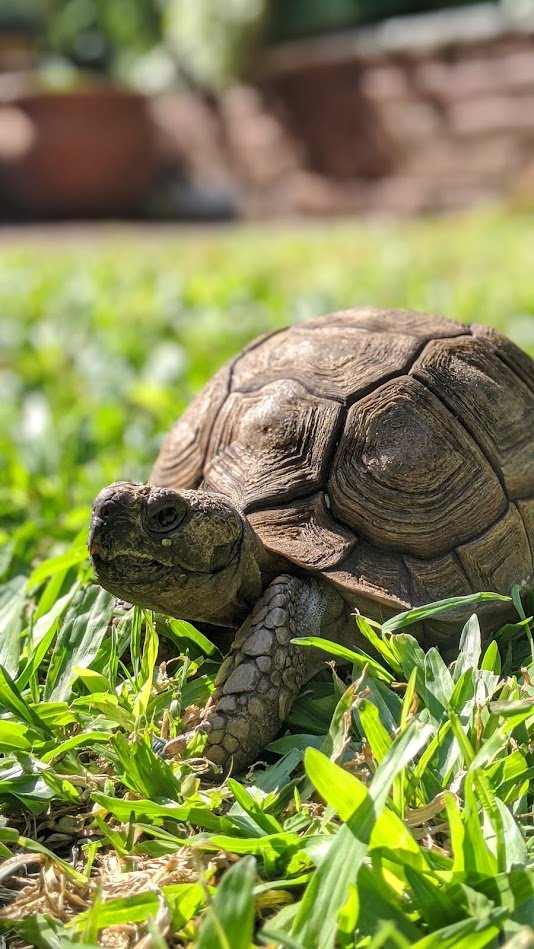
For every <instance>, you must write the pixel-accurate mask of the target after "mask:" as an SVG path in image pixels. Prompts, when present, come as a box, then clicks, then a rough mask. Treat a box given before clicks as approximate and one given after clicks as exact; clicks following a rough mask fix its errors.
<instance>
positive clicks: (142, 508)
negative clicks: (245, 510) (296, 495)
mask: <svg viewBox="0 0 534 949" xmlns="http://www.w3.org/2000/svg"><path fill="white" fill-rule="evenodd" d="M89 553H90V555H91V561H92V564H93V568H94V571H95V573H96V576H97V579H98V582H99V583H100V584H101V586H103V587H104V588H105V589H106V590H109V591H110V592H111V593H114V594H115V595H116V596H119V597H120V598H122V599H125V600H128V601H129V602H131V603H136V604H138V605H139V606H144V607H147V608H149V609H155V610H160V611H161V612H164V613H169V614H170V615H172V616H178V617H180V618H181V619H192V620H203V621H205V622H208V623H214V624H217V625H221V626H225V625H228V626H233V625H236V624H237V623H239V622H241V619H242V617H243V615H246V612H247V610H248V609H249V608H250V605H251V603H253V602H254V601H255V600H256V599H257V597H258V596H259V594H260V592H261V585H262V584H261V573H260V567H259V563H258V561H259V560H260V559H261V548H260V543H259V541H258V539H257V538H256V535H255V534H254V531H253V530H252V528H251V527H250V525H249V523H248V521H247V520H246V518H245V517H244V516H243V515H242V514H241V512H240V511H239V510H238V509H237V508H236V507H234V506H233V505H232V504H231V503H230V502H229V501H228V500H227V499H226V498H223V497H221V496H220V495H216V494H211V493H209V492H207V491H173V490H171V489H170V488H161V487H156V486H153V485H148V484H131V483H130V482H128V481H118V482H116V483H115V484H112V485H109V487H107V488H104V490H103V491H101V492H100V494H99V495H98V497H97V498H96V500H95V502H94V505H93V514H92V518H91V527H90V531H89Z"/></svg>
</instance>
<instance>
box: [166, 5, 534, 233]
mask: <svg viewBox="0 0 534 949" xmlns="http://www.w3.org/2000/svg"><path fill="white" fill-rule="evenodd" d="M520 8H521V10H522V11H523V15H522V16H519V15H518V14H517V11H519V10H520ZM513 11H516V13H515V15H514V13H513ZM216 111H217V119H216V126H217V132H216V139H217V148H216V149H215V148H213V147H211V150H210V149H209V148H208V145H207V144H206V145H205V147H204V148H203V149H202V154H203V156H206V154H208V152H209V153H210V154H211V155H212V156H214V155H215V154H216V152H217V151H218V154H219V155H220V164H224V168H225V180H226V182H227V183H228V184H229V186H231V187H232V188H233V190H234V192H235V194H236V195H238V205H239V209H240V210H241V212H242V213H243V214H244V215H245V216H252V217H257V216H260V217H261V216H264V217H265V216H278V215H283V214H343V213H381V212H385V213H395V214H415V213H425V212H433V211H447V210H453V209H457V208H463V207H466V206H469V205H472V204H476V203H481V202H491V201H494V200H497V199H500V198H502V197H503V196H508V195H513V196H514V197H519V198H520V199H521V200H526V201H528V202H530V203H534V11H533V10H532V8H530V11H529V9H527V8H525V6H524V5H523V6H522V5H521V4H520V3H519V4H518V3H515V5H514V4H513V3H508V4H507V5H505V6H499V5H494V4H488V5H487V6H486V5H481V6H476V7H468V8H465V9H462V10H454V11H448V12H442V13H437V14H435V13H434V14H425V15H421V16H417V17H404V18H399V19H398V20H393V21H389V22H386V23H385V24H381V25H380V26H378V27H374V28H368V29H365V30H358V31H354V32H344V33H342V34H338V35H332V36H329V37H323V38H319V39H314V40H308V41H303V42H299V43H292V44H285V45H283V46H280V47H278V48H275V49H273V50H271V51H270V52H269V53H268V54H266V55H265V56H264V58H263V61H262V62H261V63H260V64H259V65H258V70H257V73H256V77H255V82H254V85H253V86H248V87H237V88H234V89H230V90H228V91H227V92H226V93H225V94H224V95H223V96H222V98H221V100H220V102H219V104H218V108H217V110H216ZM210 121H212V126H213V119H210ZM213 128H214V127H213ZM213 128H212V139H213V134H214V132H213ZM175 131H176V133H177V138H178V139H180V138H181V139H182V141H183V140H184V136H182V135H181V133H180V130H179V128H178V129H176V128H175ZM185 138H189V139H191V137H190V136H185ZM185 164H186V165H187V166H188V167H189V169H190V170H191V173H192V175H193V178H194V174H195V172H194V165H195V156H194V154H191V149H189V158H186V160H185ZM204 164H205V162H204ZM204 170H205V169H204Z"/></svg>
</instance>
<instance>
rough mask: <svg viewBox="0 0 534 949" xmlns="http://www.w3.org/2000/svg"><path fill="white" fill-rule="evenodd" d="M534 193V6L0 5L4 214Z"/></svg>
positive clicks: (271, 211)
mask: <svg viewBox="0 0 534 949" xmlns="http://www.w3.org/2000/svg"><path fill="white" fill-rule="evenodd" d="M503 200H505V201H507V202H511V203H512V204H514V205H518V206H520V207H522V208H523V207H531V206H532V205H534V0H500V2H483V3H471V4H465V3H461V2H458V0H452V2H451V0H448V2H447V0H225V2H220V0H194V2H192V0H0V220H2V221H4V222H5V221H24V220H38V219H62V218H63V219H65V218H70V219H72V218H76V217H79V218H83V219H86V218H90V217H115V218H116V217H125V218H140V219H152V220H162V219H163V220H173V219H188V220H203V221H204V220H208V221H209V220H221V219H222V220H224V219H230V218H245V219H265V218H273V217H281V218H284V217H288V216H299V215H312V216H317V215H323V216H327V215H336V216H339V215H358V216H369V215H377V214H378V215H380V214H386V215H396V216H412V215H419V214H428V213H435V212H450V211H456V210H458V209H463V208H468V207H472V206H476V205H484V204H486V205H487V204H494V203H496V202H499V201H501V202H502V201H503Z"/></svg>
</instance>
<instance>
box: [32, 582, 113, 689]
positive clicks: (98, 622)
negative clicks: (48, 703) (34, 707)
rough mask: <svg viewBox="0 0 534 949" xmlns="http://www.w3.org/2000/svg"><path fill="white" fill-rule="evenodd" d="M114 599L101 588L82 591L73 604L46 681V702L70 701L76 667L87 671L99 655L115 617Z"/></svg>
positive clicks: (91, 587)
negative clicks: (112, 617)
mask: <svg viewBox="0 0 534 949" xmlns="http://www.w3.org/2000/svg"><path fill="white" fill-rule="evenodd" d="M113 602H114V601H113V597H112V596H111V594H110V593H107V592H106V590H103V589H102V588H101V587H98V586H89V587H87V588H86V589H85V590H80V591H79V592H78V593H77V594H76V596H75V597H74V599H73V600H72V602H71V604H70V606H69V608H68V611H67V614H66V616H65V619H64V620H63V625H62V627H61V630H60V632H59V635H58V637H57V640H56V645H55V648H54V652H53V655H52V659H51V660H50V669H49V672H48V675H47V678H46V683H45V691H44V697H45V699H47V700H48V699H52V700H56V701H57V700H61V699H67V698H68V697H69V696H70V694H71V689H72V683H73V680H74V678H75V673H74V669H75V668H76V666H80V667H82V668H86V667H87V666H89V665H90V664H91V662H92V660H93V659H94V657H95V656H96V654H97V652H98V647H99V646H100V643H101V642H102V639H103V638H104V636H105V635H106V631H107V627H108V623H109V622H110V620H111V616H112V613H113Z"/></svg>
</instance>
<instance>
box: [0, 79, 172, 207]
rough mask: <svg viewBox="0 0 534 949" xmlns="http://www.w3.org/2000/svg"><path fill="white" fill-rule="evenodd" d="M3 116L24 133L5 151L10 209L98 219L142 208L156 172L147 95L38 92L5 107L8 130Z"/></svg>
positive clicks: (103, 90)
mask: <svg viewBox="0 0 534 949" xmlns="http://www.w3.org/2000/svg"><path fill="white" fill-rule="evenodd" d="M2 113H3V116H4V120H5V123H6V126H7V127H8V129H9V128H11V129H12V130H15V132H16V134H18V143H17V142H14V145H15V147H11V148H9V147H7V144H6V148H5V149H4V154H2V148H1V147H0V189H1V191H2V192H3V195H2V199H3V201H2V203H4V204H6V205H7V207H8V208H9V209H10V211H11V212H14V213H18V214H22V215H24V216H32V217H33V216H37V217H43V216H44V217H60V216H74V215H78V216H94V215H115V214H128V213H131V212H134V211H135V210H136V209H137V208H138V207H139V206H140V203H141V201H142V199H143V197H144V196H145V195H146V193H147V190H148V188H149V186H150V183H151V180H152V175H153V168H154V149H153V131H152V126H151V122H150V119H149V116H148V110H147V107H146V101H145V99H144V97H143V96H141V95H138V94H136V93H133V92H129V91H127V90H123V89H119V88H116V87H113V86H95V87H88V88H80V89H76V90H74V91H69V92H49V91H46V92H40V91H35V90H32V91H29V92H26V93H22V94H21V95H19V96H17V97H16V98H15V99H13V100H11V101H10V102H9V103H6V106H5V107H4V109H2V107H1V106H0V131H1V129H2ZM4 139H5V141H6V143H7V138H6V137H5V136H4ZM1 140H2V134H0V141H1ZM12 146H13V143H12ZM17 146H18V147H17Z"/></svg>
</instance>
